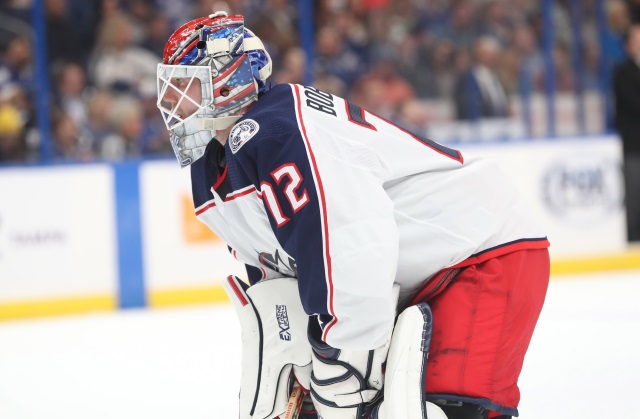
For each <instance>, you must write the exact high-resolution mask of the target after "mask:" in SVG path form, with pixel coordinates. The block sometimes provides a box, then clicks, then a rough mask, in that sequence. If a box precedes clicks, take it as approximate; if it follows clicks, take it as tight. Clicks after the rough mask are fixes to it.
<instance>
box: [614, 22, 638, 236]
mask: <svg viewBox="0 0 640 419" xmlns="http://www.w3.org/2000/svg"><path fill="white" fill-rule="evenodd" d="M626 51H627V56H628V59H627V60H626V61H625V62H623V63H621V64H619V65H618V66H617V67H616V68H615V69H614V73H613V91H614V95H615V126H616V129H617V131H618V133H619V134H620V137H621V138H622V148H623V152H624V175H625V192H626V210H627V237H628V240H629V241H640V94H638V92H640V25H638V24H635V25H633V26H631V28H630V29H629V33H628V34H627V39H626Z"/></svg>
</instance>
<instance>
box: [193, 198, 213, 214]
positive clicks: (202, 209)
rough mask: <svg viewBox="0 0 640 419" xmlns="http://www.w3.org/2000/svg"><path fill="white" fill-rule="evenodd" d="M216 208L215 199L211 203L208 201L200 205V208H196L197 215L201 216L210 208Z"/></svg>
mask: <svg viewBox="0 0 640 419" xmlns="http://www.w3.org/2000/svg"><path fill="white" fill-rule="evenodd" d="M215 206H216V201H214V200H213V199H212V200H210V201H207V202H205V203H204V204H202V205H200V206H199V207H198V208H196V215H200V214H202V213H203V212H205V211H206V210H208V209H209V208H213V207H215Z"/></svg>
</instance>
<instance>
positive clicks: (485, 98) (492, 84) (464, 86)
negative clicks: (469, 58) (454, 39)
mask: <svg viewBox="0 0 640 419" xmlns="http://www.w3.org/2000/svg"><path fill="white" fill-rule="evenodd" d="M500 51H501V48H500V44H499V43H498V42H497V41H496V40H495V39H493V38H491V37H486V36H483V37H480V38H478V39H477V40H476V41H475V42H474V45H473V58H474V63H473V66H472V67H471V68H470V69H469V70H468V71H466V72H465V73H463V74H462V75H461V76H460V78H459V79H458V81H457V82H456V86H455V93H454V94H455V108H456V115H457V118H458V119H462V120H477V119H479V118H504V117H507V116H508V115H509V102H508V98H507V94H506V91H505V88H504V86H503V84H502V82H501V81H500V79H499V78H498V74H497V71H496V70H497V66H498V63H499V58H500Z"/></svg>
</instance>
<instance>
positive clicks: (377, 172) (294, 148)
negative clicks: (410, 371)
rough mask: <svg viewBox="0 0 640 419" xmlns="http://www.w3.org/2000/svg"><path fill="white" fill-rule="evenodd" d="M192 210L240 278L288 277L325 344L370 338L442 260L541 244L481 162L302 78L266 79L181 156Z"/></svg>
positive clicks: (509, 191) (504, 184) (457, 261)
mask: <svg viewBox="0 0 640 419" xmlns="http://www.w3.org/2000/svg"><path fill="white" fill-rule="evenodd" d="M191 177H192V187H193V196H194V202H195V206H196V214H197V216H198V218H199V219H200V220H201V221H202V222H204V223H205V224H207V225H208V226H209V227H210V228H211V229H212V230H213V231H214V232H215V233H216V234H217V235H218V236H220V237H221V238H222V239H223V240H224V241H225V242H226V243H227V244H228V245H229V247H230V249H231V250H232V252H233V254H234V255H235V256H236V257H237V258H238V259H239V260H240V261H242V262H244V263H245V264H247V266H248V269H247V270H248V273H249V279H250V282H251V283H255V282H257V281H259V280H264V279H268V278H273V277H281V276H291V277H296V278H297V279H298V285H299V291H300V298H301V300H302V304H303V307H304V309H305V311H306V312H307V313H308V314H309V315H313V314H317V315H318V319H319V321H320V324H321V326H322V329H323V339H324V340H325V341H326V342H327V343H328V344H330V345H332V346H334V347H337V348H345V349H346V348H350V349H373V348H376V347H378V346H380V345H381V344H383V343H384V339H385V338H386V336H387V335H388V332H389V330H390V329H391V328H392V327H393V321H394V315H395V307H396V304H395V301H394V293H393V291H392V287H393V284H394V283H397V284H399V285H400V287H401V294H400V299H401V304H404V303H406V301H407V300H408V298H410V296H411V295H412V294H414V293H415V292H416V291H417V290H419V289H420V288H422V287H423V286H425V285H426V284H427V283H428V281H429V280H430V279H431V278H432V277H433V276H434V274H436V273H438V272H439V271H441V270H443V269H445V268H448V267H460V266H466V265H470V264H472V263H477V262H480V261H482V260H486V259H488V258H490V257H494V256H497V255H500V254H504V253H508V252H511V251H515V250H519V249H530V248H543V247H548V245H549V243H548V241H547V239H546V237H545V234H544V232H543V231H542V229H541V228H540V227H539V226H538V225H536V224H535V223H534V222H533V221H532V220H531V217H530V215H529V214H528V212H527V210H526V208H525V205H524V204H523V202H522V201H521V200H520V198H519V196H518V194H517V193H516V192H515V191H514V189H513V187H512V186H511V185H510V184H509V182H508V181H507V180H506V179H505V176H504V175H503V174H502V173H501V172H500V171H499V170H498V168H497V167H496V165H495V164H493V163H491V162H489V161H485V160H478V159H476V160H472V159H469V160H465V159H464V157H463V155H462V154H461V153H460V152H459V151H457V150H453V149H450V148H448V147H445V146H443V145H440V144H438V143H436V142H433V141H431V140H428V139H424V138H419V137H417V136H416V135H414V134H412V133H409V132H407V131H405V130H404V129H402V128H401V127H398V126H396V125H394V124H392V123H390V122H388V121H386V120H384V119H382V118H380V117H377V116H376V115H373V114H371V113H369V112H367V111H366V110H363V109H361V108H360V107H358V106H356V105H354V104H352V103H349V102H347V101H346V100H345V99H342V98H339V97H336V96H334V95H331V94H329V93H325V92H322V91H319V90H317V89H315V88H313V87H305V86H300V85H290V84H283V85H278V86H275V87H273V88H272V89H271V90H270V91H268V92H267V93H266V94H265V95H264V96H263V97H262V98H261V99H260V100H259V101H258V102H257V103H256V104H255V105H253V107H252V108H250V109H249V111H248V112H247V113H246V114H245V115H244V117H243V118H242V119H240V120H239V121H238V122H237V123H236V125H235V126H234V128H233V129H232V131H231V133H230V135H229V138H228V140H227V142H226V144H225V146H224V147H223V146H221V145H220V144H219V143H218V142H217V141H215V140H214V141H212V142H211V143H210V144H209V146H208V147H207V151H206V153H205V155H204V157H203V158H201V159H200V160H198V161H196V162H195V163H194V164H192V166H191Z"/></svg>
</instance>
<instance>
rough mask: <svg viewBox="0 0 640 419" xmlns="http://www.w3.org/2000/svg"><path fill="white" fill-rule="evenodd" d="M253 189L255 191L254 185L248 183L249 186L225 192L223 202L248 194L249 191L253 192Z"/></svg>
mask: <svg viewBox="0 0 640 419" xmlns="http://www.w3.org/2000/svg"><path fill="white" fill-rule="evenodd" d="M255 191H256V187H255V186H253V185H250V186H247V187H246V188H242V189H238V190H237V191H233V192H231V193H229V194H227V197H226V198H225V200H224V201H225V202H228V201H233V200H234V199H236V198H240V197H242V196H245V195H249V194H250V193H252V192H255Z"/></svg>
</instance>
